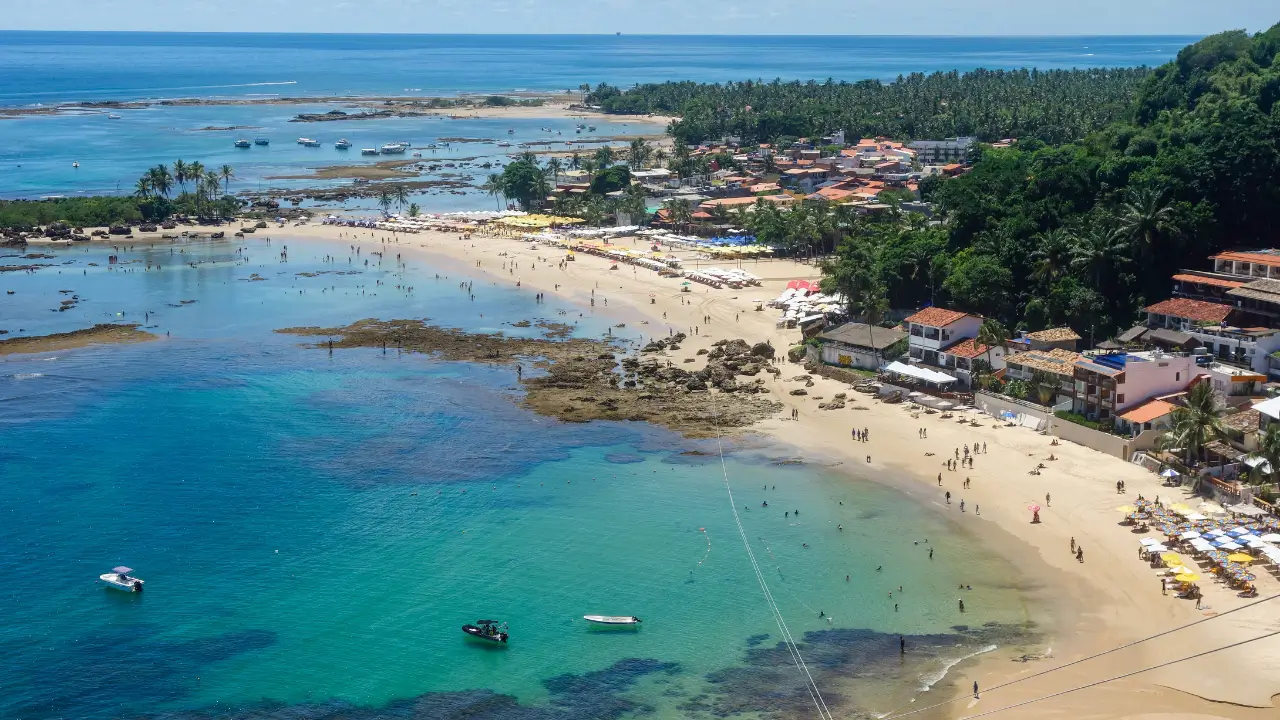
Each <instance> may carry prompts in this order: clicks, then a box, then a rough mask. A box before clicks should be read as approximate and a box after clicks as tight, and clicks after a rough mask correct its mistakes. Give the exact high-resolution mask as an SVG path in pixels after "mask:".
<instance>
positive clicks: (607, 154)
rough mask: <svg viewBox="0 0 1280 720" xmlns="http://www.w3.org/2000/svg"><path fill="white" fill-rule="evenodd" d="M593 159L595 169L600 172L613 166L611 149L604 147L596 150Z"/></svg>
mask: <svg viewBox="0 0 1280 720" xmlns="http://www.w3.org/2000/svg"><path fill="white" fill-rule="evenodd" d="M595 159H596V167H597V168H599V169H601V170H604V169H605V168H608V167H609V166H610V165H612V164H613V148H611V147H608V146H606V147H602V148H600V149H599V150H596V154H595Z"/></svg>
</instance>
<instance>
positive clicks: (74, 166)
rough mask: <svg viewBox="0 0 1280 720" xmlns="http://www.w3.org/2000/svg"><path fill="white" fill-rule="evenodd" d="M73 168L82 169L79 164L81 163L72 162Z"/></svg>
mask: <svg viewBox="0 0 1280 720" xmlns="http://www.w3.org/2000/svg"><path fill="white" fill-rule="evenodd" d="M71 167H73V168H78V167H80V162H79V161H77V160H73V161H71Z"/></svg>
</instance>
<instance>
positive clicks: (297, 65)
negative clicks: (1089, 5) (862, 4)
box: [0, 32, 1198, 105]
mask: <svg viewBox="0 0 1280 720" xmlns="http://www.w3.org/2000/svg"><path fill="white" fill-rule="evenodd" d="M1197 39H1198V38H1196V37H1187V36H1134V37H1130V36H1098V37H910V36H899V37H885V36H864V37H860V36H816V37H815V36H803V37H802V36H722V35H717V36H656V35H635V36H632V35H622V36H600V35H529V36H522V35H341V34H333V35H319V34H254V33H129V32H102V33H82V32H66V33H54V32H0V105H29V104H33V103H45V104H49V103H58V102H70V101H82V100H133V99H139V98H163V97H206V96H227V97H255V96H264V95H275V94H279V95H287V96H307V95H386V94H395V95H406V94H407V95H412V94H418V93H421V94H423V95H439V94H447V93H457V92H485V91H495V92H500V91H511V90H563V89H566V88H574V89H576V88H577V87H578V86H579V85H581V84H582V83H591V84H593V85H594V84H596V83H600V82H608V83H611V84H614V85H620V86H623V87H626V86H630V85H632V84H634V83H642V82H655V81H664V80H696V81H700V82H722V81H726V80H748V79H757V78H762V79H765V80H772V79H773V78H782V79H786V80H794V79H800V80H811V79H816V80H824V79H826V78H834V79H836V80H863V79H867V78H879V79H882V80H892V79H893V78H895V77H897V76H898V75H905V74H909V73H913V72H924V73H930V72H935V71H949V70H971V69H973V68H979V67H985V68H1022V67H1035V68H1040V69H1051V68H1073V67H1078V68H1088V67H1116V66H1136V65H1153V66H1154V65H1159V64H1161V63H1164V62H1166V61H1168V60H1170V59H1171V58H1172V57H1173V56H1174V54H1176V53H1177V51H1178V50H1179V49H1181V48H1182V47H1183V46H1184V45H1187V44H1188V43H1191V42H1194V41H1195V40H1197Z"/></svg>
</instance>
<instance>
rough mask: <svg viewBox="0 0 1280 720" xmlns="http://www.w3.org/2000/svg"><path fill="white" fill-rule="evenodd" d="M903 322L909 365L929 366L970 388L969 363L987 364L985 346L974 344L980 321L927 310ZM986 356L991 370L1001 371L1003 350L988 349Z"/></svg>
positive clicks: (938, 309)
mask: <svg viewBox="0 0 1280 720" xmlns="http://www.w3.org/2000/svg"><path fill="white" fill-rule="evenodd" d="M903 322H904V323H905V324H906V325H907V331H908V333H909V335H908V339H907V353H908V355H910V357H911V362H912V363H915V364H919V365H930V366H933V367H934V368H936V369H938V370H940V371H941V372H945V373H947V374H948V375H952V376H954V377H956V378H958V379H959V380H961V381H962V382H963V383H964V384H965V385H970V384H971V383H972V379H973V361H975V360H978V359H982V360H987V356H988V352H987V346H986V345H980V344H978V343H977V342H976V341H975V338H977V337H978V330H979V329H980V328H981V327H982V318H981V317H979V316H977V315H970V314H968V313H963V312H960V311H958V310H947V309H945V308H939V307H931V308H925V309H924V310H921V311H920V312H918V313H916V314H914V315H912V316H911V317H908V318H907V319H906V320H904V321H903ZM989 354H990V358H991V359H990V363H991V367H992V369H993V370H999V369H1000V368H1002V367H1004V356H1005V349H1004V348H1002V347H1000V348H992V349H991V352H990V353H989Z"/></svg>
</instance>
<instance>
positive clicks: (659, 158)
mask: <svg viewBox="0 0 1280 720" xmlns="http://www.w3.org/2000/svg"><path fill="white" fill-rule="evenodd" d="M668 157H669V156H668V155H667V151H666V150H663V149H662V148H658V149H657V150H655V151H654V152H653V161H654V162H655V163H657V164H659V165H665V164H666V162H667V158H668Z"/></svg>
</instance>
